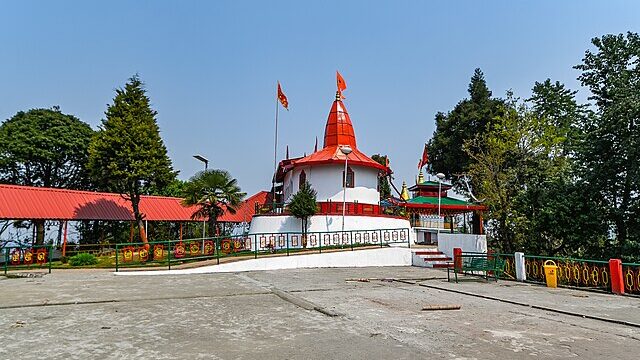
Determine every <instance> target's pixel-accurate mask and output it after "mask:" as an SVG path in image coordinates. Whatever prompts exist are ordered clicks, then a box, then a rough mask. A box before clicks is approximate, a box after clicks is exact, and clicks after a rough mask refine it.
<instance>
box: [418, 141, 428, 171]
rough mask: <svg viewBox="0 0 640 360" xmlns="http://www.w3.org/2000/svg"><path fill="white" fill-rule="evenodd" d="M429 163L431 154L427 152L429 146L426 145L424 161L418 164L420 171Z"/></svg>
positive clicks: (421, 160)
mask: <svg viewBox="0 0 640 360" xmlns="http://www.w3.org/2000/svg"><path fill="white" fill-rule="evenodd" d="M428 163H429V153H428V152H427V144H424V150H423V151H422V159H420V162H419V163H418V170H420V169H422V167H423V166H425V165H427V164H428Z"/></svg>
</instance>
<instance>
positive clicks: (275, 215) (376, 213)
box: [249, 94, 413, 248]
mask: <svg viewBox="0 0 640 360" xmlns="http://www.w3.org/2000/svg"><path fill="white" fill-rule="evenodd" d="M316 150H317V149H316ZM345 167H346V173H345ZM390 171H391V170H390V169H389V167H388V166H385V165H381V164H379V163H378V162H376V161H374V160H372V159H371V158H370V157H368V156H367V155H365V154H364V153H362V152H361V151H360V150H359V149H358V146H357V142H356V136H355V132H354V129H353V124H352V123H351V119H350V117H349V114H348V113H347V109H346V108H345V106H344V103H343V102H342V99H341V96H340V95H339V94H337V96H336V99H335V101H334V102H333V105H332V106H331V111H330V112H329V117H328V119H327V123H326V126H325V132H324V145H323V147H322V149H320V150H317V151H315V152H314V153H312V154H310V155H308V156H305V157H300V158H292V159H284V160H282V161H280V163H279V164H278V167H277V171H276V173H275V175H274V176H275V185H274V193H275V198H276V201H277V202H279V203H284V204H286V203H288V202H289V201H290V200H291V198H292V196H293V195H294V194H295V193H296V192H297V191H298V190H299V188H300V184H302V183H304V182H305V181H307V182H308V183H309V184H310V185H311V187H312V188H313V189H314V190H315V191H316V192H317V197H316V199H317V202H318V207H319V211H318V213H317V214H316V215H314V216H312V217H310V218H309V220H308V228H307V231H308V239H307V242H308V244H307V247H316V246H320V242H321V241H322V246H328V245H344V244H348V243H351V242H355V243H378V241H380V242H385V243H390V242H391V243H393V242H397V243H402V242H404V243H407V242H408V240H409V238H410V237H412V236H413V235H412V231H411V225H410V223H409V220H407V218H406V217H400V216H395V215H390V214H385V213H384V212H383V208H382V207H381V206H380V193H379V191H378V179H379V177H380V176H386V175H387V174H388V173H390ZM345 180H346V181H345ZM343 204H344V210H343ZM300 232H301V220H300V219H297V218H295V217H294V216H292V215H290V214H288V213H287V210H286V206H280V207H275V206H274V207H273V208H270V209H268V211H265V212H262V213H257V214H256V215H254V217H253V219H252V221H251V226H250V229H249V235H256V234H276V233H277V234H289V235H287V236H286V238H284V239H283V236H279V237H278V238H276V237H275V236H272V235H270V236H266V237H263V238H264V239H262V240H261V241H260V242H261V244H260V248H262V247H263V246H262V245H265V243H264V242H265V241H266V245H267V246H269V244H272V245H271V246H274V247H276V248H280V247H283V246H282V245H285V246H289V247H297V246H299V240H300V239H299V235H297V236H296V234H295V233H300ZM292 234H293V235H292ZM274 240H275V241H276V243H275V245H274V244H273V241H274ZM279 240H281V241H279ZM374 240H375V241H374ZM347 241H348V242H347ZM283 242H284V243H283Z"/></svg>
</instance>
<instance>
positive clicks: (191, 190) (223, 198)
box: [182, 170, 246, 237]
mask: <svg viewBox="0 0 640 360" xmlns="http://www.w3.org/2000/svg"><path fill="white" fill-rule="evenodd" d="M245 195H246V194H245V193H243V192H242V191H241V190H240V187H239V186H238V182H237V180H236V179H234V178H232V177H231V174H229V173H228V172H227V171H225V170H204V171H201V172H198V173H197V174H196V175H194V176H193V177H192V178H191V179H189V181H188V182H187V183H186V184H185V185H184V188H183V190H182V197H183V198H184V200H183V202H182V203H183V204H184V205H187V206H192V205H195V206H196V207H197V210H196V211H195V212H194V213H193V215H192V218H193V219H207V220H208V221H209V236H211V237H213V236H215V235H216V233H215V229H216V226H217V221H218V218H219V217H220V216H222V214H224V212H225V210H228V211H229V212H230V213H232V214H235V212H236V209H237V207H238V206H239V205H240V203H241V202H242V200H243V198H244V197H245Z"/></svg>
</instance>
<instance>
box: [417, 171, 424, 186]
mask: <svg viewBox="0 0 640 360" xmlns="http://www.w3.org/2000/svg"><path fill="white" fill-rule="evenodd" d="M423 182H424V175H423V174H422V169H420V172H419V173H418V184H422V183H423Z"/></svg>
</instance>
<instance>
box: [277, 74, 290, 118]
mask: <svg viewBox="0 0 640 360" xmlns="http://www.w3.org/2000/svg"><path fill="white" fill-rule="evenodd" d="M278 100H279V101H280V104H282V107H283V108H285V109H287V111H289V100H287V96H286V95H285V94H284V93H283V92H282V88H281V87H280V81H278Z"/></svg>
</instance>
